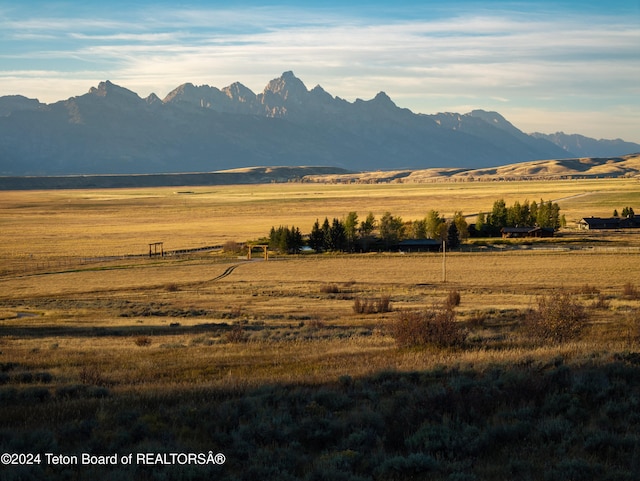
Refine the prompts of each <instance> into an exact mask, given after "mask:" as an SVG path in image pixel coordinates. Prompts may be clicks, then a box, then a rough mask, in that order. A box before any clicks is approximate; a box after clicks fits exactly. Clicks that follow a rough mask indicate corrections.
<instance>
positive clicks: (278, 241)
mask: <svg viewBox="0 0 640 481" xmlns="http://www.w3.org/2000/svg"><path fill="white" fill-rule="evenodd" d="M562 225H564V217H561V216H560V207H559V206H558V204H557V203H552V202H551V201H547V202H545V201H543V200H540V203H536V202H535V201H534V202H531V203H529V201H525V202H524V203H523V204H520V203H519V202H517V201H516V202H515V203H514V204H513V205H512V206H509V207H507V205H506V204H505V202H504V200H503V199H500V200H497V201H495V202H494V205H493V209H492V211H491V212H490V213H488V214H484V213H480V214H478V218H477V220H476V223H475V225H471V226H470V225H469V224H468V223H467V221H466V218H465V216H464V215H463V214H462V212H461V211H456V212H455V213H454V215H453V217H452V218H451V219H446V218H445V217H444V216H443V215H441V214H440V213H439V212H438V211H436V210H430V211H428V212H427V215H426V216H425V217H424V218H422V219H418V220H413V221H404V220H403V219H402V217H400V216H395V215H393V214H391V212H385V213H384V214H383V215H382V216H381V217H380V218H379V219H378V218H376V216H375V215H374V214H373V213H372V212H369V214H368V215H367V216H366V217H365V218H364V219H363V220H360V218H359V217H358V214H357V212H349V213H348V214H347V215H346V216H345V217H344V218H343V219H339V218H335V217H334V218H333V219H332V220H331V221H329V218H328V217H325V218H324V221H323V222H322V223H321V222H320V220H319V219H316V221H315V223H314V224H313V226H312V228H311V231H310V233H309V234H308V236H307V239H306V240H305V236H304V235H303V234H302V232H301V231H300V229H299V228H298V227H296V226H291V227H289V226H280V227H275V226H274V227H271V231H270V233H269V239H268V242H269V248H270V249H273V250H276V251H278V252H282V253H289V254H295V253H298V252H300V251H301V250H302V248H303V247H305V246H308V247H309V248H311V249H313V250H314V251H316V252H367V251H371V250H378V249H380V250H384V249H392V248H395V247H397V246H398V243H399V242H401V241H403V240H405V239H434V240H437V241H439V242H443V241H446V245H447V248H450V249H455V248H457V247H459V246H460V244H461V243H462V242H464V241H465V240H466V239H467V238H468V237H470V235H474V236H477V237H487V236H494V235H500V229H502V228H503V227H524V226H539V227H551V228H554V229H557V228H559V227H560V226H562Z"/></svg>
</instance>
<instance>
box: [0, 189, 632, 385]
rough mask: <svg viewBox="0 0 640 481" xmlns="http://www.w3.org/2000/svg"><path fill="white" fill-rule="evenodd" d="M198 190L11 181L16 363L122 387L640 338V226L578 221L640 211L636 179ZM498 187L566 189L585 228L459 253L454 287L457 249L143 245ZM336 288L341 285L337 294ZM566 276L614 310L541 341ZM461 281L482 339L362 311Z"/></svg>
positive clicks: (603, 349)
mask: <svg viewBox="0 0 640 481" xmlns="http://www.w3.org/2000/svg"><path fill="white" fill-rule="evenodd" d="M185 190H186V191H180V190H178V189H175V188H174V189H168V188H156V189H140V190H136V189H123V190H100V191H40V192H38V191H25V192H2V193H0V226H1V236H2V242H0V261H1V262H2V268H0V334H1V337H0V351H1V352H2V354H0V360H2V361H3V362H8V361H11V362H18V363H20V365H24V366H30V368H32V369H35V370H44V369H46V370H48V371H50V372H51V373H52V374H53V375H54V379H55V381H54V382H58V383H65V382H66V383H68V382H80V381H82V380H83V377H86V376H87V372H88V371H87V370H89V372H93V373H94V374H95V375H96V376H98V379H99V380H101V382H104V383H105V384H107V385H109V386H110V387H111V388H112V389H113V390H115V391H130V390H139V389H152V390H156V389H165V388H168V387H172V388H176V389H178V388H180V387H181V386H183V387H186V386H191V387H193V386H198V385H202V386H216V385H220V386H229V385H234V384H236V383H237V384H238V385H255V384H260V383H263V382H277V381H282V382H305V383H307V382H312V383H316V382H325V381H327V380H332V379H336V378H337V377H338V376H341V375H344V374H349V375H353V376H361V375H365V374H370V373H373V372H376V371H379V370H384V369H397V370H415V369H427V368H431V367H433V366H435V365H439V364H447V365H448V364H452V363H454V364H463V365H475V366H482V365H490V364H491V363H493V362H511V361H513V362H517V361H518V360H522V359H524V358H540V359H547V358H553V357H555V356H557V355H558V353H559V352H561V353H562V354H563V355H565V356H567V357H568V358H571V357H575V358H580V359H582V358H584V357H585V356H590V355H594V356H596V357H602V358H606V357H607V356H608V355H609V354H610V353H611V352H616V351H619V350H624V349H630V348H635V347H636V343H637V336H638V333H639V332H638V312H639V309H640V303H639V301H638V299H635V298H630V297H629V296H626V297H625V296H624V295H623V291H624V288H625V286H629V285H631V286H635V285H637V286H638V287H640V249H638V248H639V247H640V232H638V233H636V232H631V233H624V234H620V233H616V234H613V233H606V234H602V233H600V234H590V235H587V234H585V233H580V232H577V231H576V230H575V229H572V227H574V226H575V222H576V221H577V220H579V219H580V218H581V217H585V216H590V215H594V216H609V215H611V213H612V212H613V210H614V209H618V211H620V210H621V209H622V208H623V207H625V206H634V207H636V210H637V211H640V184H639V183H638V181H637V180H631V179H615V180H605V179H601V180H572V181H546V182H492V183H437V184H436V183H434V184H415V185H414V184H404V185H403V184H383V185H322V184H293V183H292V184H270V185H248V186H220V187H215V188H213V187H207V188H189V189H188V190H187V189H185ZM499 198H504V199H505V201H506V202H507V204H511V203H512V202H514V201H516V200H519V201H524V200H526V199H529V200H539V199H540V198H542V199H544V200H554V201H557V202H558V203H559V205H560V207H561V209H562V210H561V213H562V214H564V215H565V216H566V218H567V221H568V222H569V228H568V229H567V230H566V231H564V232H563V233H562V235H561V237H560V238H556V239H553V240H551V241H550V242H549V243H542V244H533V245H523V244H518V245H516V246H515V247H516V248H514V249H508V248H504V246H501V248H496V249H492V248H481V247H478V248H476V249H473V250H472V251H470V252H453V253H449V254H448V256H447V258H446V280H447V282H446V283H444V282H443V258H442V256H441V254H408V255H402V254H398V253H396V254H384V253H380V254H362V255H319V256H318V255H309V256H305V255H301V256H290V257H280V258H275V259H273V258H272V260H270V261H268V262H264V261H252V262H247V261H246V260H243V259H239V258H237V257H235V256H225V255H224V254H220V253H202V254H198V255H195V254H194V255H191V256H180V257H166V258H164V259H160V258H153V259H150V258H148V257H145V256H144V254H145V253H146V252H147V251H148V243H150V242H156V241H162V242H164V247H165V249H167V250H173V249H184V248H193V247H201V246H209V245H217V244H223V243H224V242H226V241H230V240H232V241H240V242H242V241H246V240H252V239H257V238H259V237H263V236H265V235H267V234H268V231H269V229H270V228H271V226H274V225H275V226H278V225H292V224H293V225H296V226H299V227H300V228H301V230H302V231H303V232H308V231H309V230H310V228H311V225H312V224H313V222H314V221H315V220H316V218H319V219H320V221H322V219H324V217H325V216H327V217H329V218H330V219H331V218H332V217H344V216H345V215H346V214H347V213H348V212H349V211H356V212H358V214H359V216H360V218H361V219H362V218H364V217H365V216H366V215H367V213H368V212H373V213H374V214H375V215H376V216H377V217H379V216H381V215H382V214H383V213H384V212H385V211H389V212H391V213H392V214H394V215H399V216H402V217H403V219H404V220H412V219H418V218H421V217H423V216H424V215H425V214H426V212H427V211H428V210H429V209H435V210H438V211H439V212H440V213H441V214H444V215H447V216H450V215H451V214H453V212H454V211H457V210H461V211H463V213H465V214H468V215H471V218H470V220H471V221H473V219H475V214H477V213H478V212H481V211H489V210H490V209H491V207H492V204H493V202H494V201H495V200H497V199H499ZM569 247H579V248H572V249H569ZM140 254H142V255H141V256H138V257H122V256H129V255H140ZM111 256H114V257H116V258H113V259H111V258H110V257H111ZM118 256H120V257H118ZM107 257H109V258H107ZM228 268H232V272H231V273H230V274H229V275H227V276H226V277H222V278H219V279H218V276H220V275H222V274H223V273H225V271H226V270H227V269H228ZM328 284H335V286H336V287H337V292H333V293H327V292H325V289H323V286H327V285H328ZM559 288H562V289H566V290H570V291H571V292H574V293H575V296H576V298H578V299H580V300H581V302H583V303H584V304H585V305H586V306H590V305H592V304H593V303H594V299H595V298H596V297H600V298H602V299H605V300H606V306H605V307H604V308H602V307H599V308H597V309H596V308H593V309H591V308H590V309H589V310H590V311H591V312H592V315H591V317H590V325H589V328H588V329H587V331H586V333H585V335H584V336H583V338H582V339H580V340H579V341H576V342H571V343H568V344H566V345H562V346H540V345H534V344H531V343H529V342H527V341H526V339H524V338H523V336H522V335H521V333H520V332H519V329H518V325H519V322H520V321H521V320H522V317H523V313H524V312H525V311H526V310H527V309H528V308H530V307H531V306H532V305H533V304H534V303H535V300H536V298H537V296H540V295H543V294H545V293H548V292H551V291H553V290H557V289H559ZM451 289H455V290H457V291H459V292H460V294H461V298H462V302H461V305H460V306H459V308H458V311H457V312H458V320H459V322H461V323H462V324H463V325H464V326H465V327H466V328H468V329H469V332H470V339H472V340H473V342H472V346H475V347H473V348H470V349H466V350H464V351H455V350H454V351H450V350H444V351H442V350H429V349H427V350H417V351H416V350H406V349H404V350H403V349H398V348H397V347H396V345H395V343H394V340H393V339H392V338H391V337H390V336H389V334H388V329H387V328H388V325H389V323H390V322H392V320H393V316H394V313H393V312H390V313H385V314H368V315H365V314H354V312H353V304H354V299H355V298H356V297H360V298H376V297H380V296H389V297H390V299H391V303H392V306H393V309H394V310H395V311H398V310H402V309H411V308H421V307H426V306H427V307H428V306H430V305H432V304H434V303H436V302H440V301H441V300H442V299H444V297H445V296H446V295H447V293H448V292H449V290H451ZM596 293H598V294H599V296H596ZM478 318H481V319H482V322H479V321H477V319H478ZM238 332H239V333H241V334H240V338H239V339H238V338H235V337H233V335H234V333H235V334H237V333H238ZM238 340H240V341H243V342H236V341H238ZM245 341H246V342H245Z"/></svg>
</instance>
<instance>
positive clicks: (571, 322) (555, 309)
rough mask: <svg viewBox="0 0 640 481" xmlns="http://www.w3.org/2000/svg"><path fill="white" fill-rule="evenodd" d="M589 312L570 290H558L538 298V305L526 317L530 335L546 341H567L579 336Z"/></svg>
mask: <svg viewBox="0 0 640 481" xmlns="http://www.w3.org/2000/svg"><path fill="white" fill-rule="evenodd" d="M586 320H587V313H586V311H585V309H584V306H582V305H581V304H580V303H579V302H577V301H576V300H575V299H574V298H573V295H572V294H571V293H570V292H568V291H557V292H554V293H553V294H550V295H548V296H541V297H539V298H538V305H537V307H536V308H534V309H531V310H530V311H529V313H528V315H527V317H526V321H525V322H526V327H527V331H528V333H529V335H530V336H531V337H532V338H534V339H537V340H539V341H544V342H565V341H569V340H571V339H575V338H577V337H578V336H579V335H580V333H581V332H582V329H583V327H584V325H585V321H586Z"/></svg>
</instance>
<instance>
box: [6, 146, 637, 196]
mask: <svg viewBox="0 0 640 481" xmlns="http://www.w3.org/2000/svg"><path fill="white" fill-rule="evenodd" d="M604 177H608V178H611V177H632V178H638V179H640V154H632V155H626V156H622V157H610V158H609V157H608V158H579V159H559V160H534V161H530V162H519V163H516V164H508V165H503V166H499V167H492V168H486V169H464V168H457V169H456V168H433V169H416V170H413V169H399V170H386V171H380V170H378V171H368V172H351V171H347V170H345V169H339V168H335V167H289V166H286V167H244V168H239V169H229V170H222V171H218V172H200V173H182V174H131V175H72V176H18V177H11V176H4V177H3V176H0V190H32V189H107V188H120V187H131V188H135V187H171V186H173V187H180V186H205V185H234V184H266V183H274V182H292V181H293V182H321V183H352V182H353V183H383V182H384V183H388V182H398V183H425V182H436V181H440V182H442V181H467V182H468V181H476V180H477V181H483V180H544V179H550V180H551V179H568V178H604Z"/></svg>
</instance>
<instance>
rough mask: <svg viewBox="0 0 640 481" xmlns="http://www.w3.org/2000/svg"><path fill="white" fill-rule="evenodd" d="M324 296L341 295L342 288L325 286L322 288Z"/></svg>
mask: <svg viewBox="0 0 640 481" xmlns="http://www.w3.org/2000/svg"><path fill="white" fill-rule="evenodd" d="M320 292H322V293H323V294H340V287H338V285H337V284H324V285H323V286H322V287H320Z"/></svg>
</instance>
